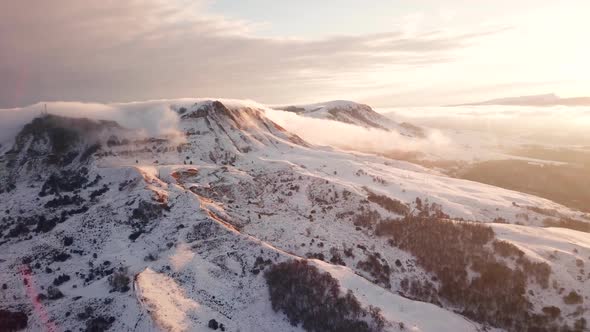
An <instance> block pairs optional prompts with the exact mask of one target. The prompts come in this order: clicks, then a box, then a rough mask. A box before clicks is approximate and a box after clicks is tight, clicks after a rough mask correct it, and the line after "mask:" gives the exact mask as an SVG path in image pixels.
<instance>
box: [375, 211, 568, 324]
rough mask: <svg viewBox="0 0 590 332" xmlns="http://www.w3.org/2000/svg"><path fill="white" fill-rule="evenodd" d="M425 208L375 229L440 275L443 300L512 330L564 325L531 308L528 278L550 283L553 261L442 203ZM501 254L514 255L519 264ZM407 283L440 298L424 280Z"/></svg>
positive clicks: (412, 290) (422, 294)
mask: <svg viewBox="0 0 590 332" xmlns="http://www.w3.org/2000/svg"><path fill="white" fill-rule="evenodd" d="M422 211H430V212H428V213H426V212H424V213H422V214H418V215H407V216H405V217H404V218H401V219H398V220H383V221H381V222H380V223H379V224H378V225H377V227H376V234H377V235H380V236H387V237H389V243H390V244H391V245H392V246H396V247H398V248H400V249H403V250H406V251H408V252H410V253H412V254H413V255H414V256H415V257H416V258H417V261H418V264H419V265H421V266H422V267H423V268H424V269H425V270H426V271H428V272H430V273H432V274H434V275H435V276H436V279H437V280H438V281H439V288H438V296H439V297H440V299H441V300H444V301H446V302H447V303H450V304H451V305H453V306H456V307H460V308H463V314H464V315H465V316H467V317H469V318H471V319H474V320H476V321H478V322H482V323H488V324H490V325H493V326H497V327H502V328H505V329H508V330H511V331H526V330H530V329H533V330H535V331H549V330H552V329H558V328H559V326H558V325H557V322H555V318H554V317H553V315H554V314H555V313H554V312H551V313H550V314H547V313H545V314H535V313H531V312H530V311H529V309H530V308H531V303H530V302H529V300H528V298H527V293H526V290H527V285H528V282H529V281H531V282H536V283H538V284H539V285H541V286H542V287H544V288H546V287H548V285H549V277H550V274H551V268H550V266H549V265H547V264H545V263H534V262H531V261H530V260H528V259H527V258H526V257H525V256H524V253H523V252H522V251H521V250H519V249H518V248H517V247H515V246H513V245H511V244H510V243H507V242H502V241H498V240H495V235H494V232H493V230H492V229H491V228H490V227H488V226H484V225H482V224H480V223H467V222H458V221H450V220H448V219H447V218H444V213H442V211H440V210H439V209H438V208H436V207H435V209H434V212H433V210H432V205H430V206H429V207H428V209H427V208H426V207H425V205H424V204H422ZM441 216H443V218H441ZM490 243H491V244H492V246H491V248H492V249H489V248H490V246H488V244H490ZM496 255H499V256H502V257H504V258H507V259H509V260H511V261H512V262H513V266H514V268H511V267H509V266H508V265H507V264H506V263H505V260H500V259H497V258H496ZM469 271H473V272H475V275H476V276H475V277H473V275H470V274H469ZM403 286H404V285H402V288H405V289H404V291H407V292H408V293H409V295H410V296H412V297H414V298H419V299H422V300H425V301H431V302H437V301H438V300H437V298H436V296H433V295H432V289H422V288H423V287H421V284H420V283H411V284H410V283H409V282H407V283H406V285H405V287H403ZM422 286H424V287H426V286H428V285H422ZM426 288H432V287H426Z"/></svg>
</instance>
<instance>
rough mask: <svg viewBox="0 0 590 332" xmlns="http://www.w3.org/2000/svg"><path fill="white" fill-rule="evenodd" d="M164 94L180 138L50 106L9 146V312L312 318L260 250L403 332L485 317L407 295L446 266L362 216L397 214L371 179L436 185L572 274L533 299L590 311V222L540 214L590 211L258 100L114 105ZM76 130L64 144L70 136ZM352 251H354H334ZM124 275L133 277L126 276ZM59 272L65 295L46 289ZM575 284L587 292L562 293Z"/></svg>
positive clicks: (5, 193)
mask: <svg viewBox="0 0 590 332" xmlns="http://www.w3.org/2000/svg"><path fill="white" fill-rule="evenodd" d="M154 104H156V105H158V107H164V108H168V109H170V110H172V111H173V112H174V113H175V114H176V115H177V117H178V123H177V126H176V129H177V130H178V131H179V132H180V133H181V135H180V136H178V133H174V134H169V135H159V136H158V137H152V136H150V135H147V136H145V133H140V134H138V133H137V131H136V130H126V129H124V128H122V127H120V126H118V125H116V124H114V123H103V122H100V123H99V122H95V121H90V120H76V121H73V120H68V119H64V118H55V117H49V118H46V120H45V122H44V121H43V120H41V121H40V122H39V123H37V125H38V126H37V127H35V128H31V127H28V128H29V130H24V131H23V132H21V134H20V135H19V136H18V137H17V139H16V140H15V141H16V142H17V143H16V145H15V147H14V148H13V149H12V150H11V151H8V152H7V153H4V154H3V155H2V157H1V158H0V176H1V178H2V186H1V188H0V189H1V190H0V211H1V212H0V213H2V214H1V222H2V230H3V231H2V234H1V238H0V250H1V252H2V253H3V254H2V257H1V260H0V274H1V275H2V280H3V281H2V282H3V283H6V289H3V290H0V296H1V298H2V299H3V301H2V302H3V304H2V306H1V308H0V309H9V310H11V311H14V312H16V311H20V312H23V313H25V314H26V315H27V317H28V320H29V324H28V327H27V330H29V331H38V330H43V329H46V328H48V327H49V328H53V330H68V329H70V330H78V329H82V330H84V329H88V330H92V328H97V327H102V328H109V329H110V330H113V331H156V330H165V331H209V330H211V329H209V327H208V322H209V321H210V320H211V319H215V320H216V321H217V322H219V323H222V324H224V329H225V330H226V331H303V329H302V327H300V326H299V327H294V326H291V324H290V323H289V321H288V320H287V319H286V317H285V316H284V315H283V314H282V313H281V312H275V311H273V310H272V307H271V302H270V300H269V298H268V289H267V285H266V282H265V279H264V276H263V273H259V271H258V270H259V269H260V267H259V266H258V265H257V264H258V263H257V259H258V258H259V257H260V258H261V259H263V260H267V259H268V260H271V261H272V262H273V263H276V262H281V261H287V260H290V259H294V258H303V257H307V256H309V257H312V258H314V260H313V262H314V266H317V267H318V268H319V269H321V270H322V271H326V272H329V273H330V274H331V275H332V276H333V277H334V278H336V279H338V280H339V282H340V285H341V287H342V290H343V291H344V290H347V289H350V290H352V291H353V293H354V294H355V296H356V297H357V298H358V300H359V301H360V303H361V304H362V305H363V306H365V307H368V306H369V305H372V306H376V307H379V308H380V309H381V310H382V313H383V316H384V317H385V318H386V319H387V321H388V325H387V326H386V330H388V331H399V330H402V329H404V330H411V331H480V330H482V328H483V326H484V324H480V323H478V322H474V321H471V320H469V319H467V318H465V317H464V316H462V315H460V314H458V313H456V312H460V308H456V307H453V306H450V305H448V304H447V303H440V306H437V305H434V304H429V303H425V302H420V301H416V300H412V299H409V298H407V297H404V296H402V293H403V292H402V287H401V285H400V284H401V283H402V280H403V279H404V278H411V279H412V280H424V281H426V280H432V278H433V275H432V273H431V272H429V271H426V270H425V269H424V268H422V267H421V266H420V265H419V264H418V262H417V261H416V259H415V257H413V255H412V254H411V253H409V252H406V251H403V250H400V249H398V248H396V247H393V246H391V245H390V244H389V243H388V241H387V239H386V238H383V237H377V236H376V235H375V232H374V230H373V229H371V228H361V227H359V226H358V225H355V221H354V220H355V217H356V216H358V215H359V213H360V211H361V209H362V210H364V211H369V210H375V211H378V212H379V214H380V215H381V216H382V217H383V218H395V217H399V215H398V214H396V213H394V212H391V211H389V210H387V209H385V208H383V207H382V206H381V205H379V204H376V203H374V202H373V201H369V200H367V196H368V195H369V194H370V193H374V194H377V195H382V196H386V197H389V198H390V199H395V200H399V201H400V202H402V203H405V204H407V205H408V206H410V207H414V205H413V204H414V203H413V202H414V201H415V200H416V198H417V197H419V198H422V199H428V201H429V202H431V203H436V204H439V205H440V206H441V207H442V209H443V211H444V212H445V213H446V214H448V215H449V216H450V218H454V219H458V218H462V219H464V220H472V221H477V222H484V223H489V224H490V225H492V227H493V229H494V231H495V233H496V234H497V237H498V238H499V239H502V240H506V241H509V242H511V243H514V244H515V245H516V246H517V247H518V248H520V249H521V250H523V251H524V252H525V254H526V256H527V257H529V258H530V259H532V260H540V261H545V262H549V263H550V265H551V268H552V280H555V281H556V282H557V283H558V285H559V287H558V289H557V290H556V289H554V288H553V287H550V288H548V289H541V288H540V287H537V286H536V285H531V286H530V290H531V291H533V292H534V294H535V295H534V296H533V295H531V296H529V300H530V301H531V303H532V305H533V308H532V309H531V310H532V312H535V313H539V312H541V310H542V308H543V307H545V306H547V305H555V306H557V307H560V308H562V309H561V311H562V318H560V319H562V322H563V323H567V324H569V325H570V326H573V324H574V322H575V321H576V320H578V319H579V318H580V317H581V316H580V315H582V317H583V316H584V315H587V310H588V301H589V299H587V297H588V294H589V289H588V286H587V285H588V282H587V277H586V275H585V274H581V273H580V271H579V269H580V267H579V266H577V265H576V264H579V263H577V261H576V259H581V260H584V259H585V257H590V252H589V250H590V244H589V243H588V233H582V232H578V231H573V230H565V229H561V228H540V227H539V226H542V224H543V219H545V218H548V217H549V216H548V215H547V214H548V213H549V212H547V211H550V214H551V215H552V216H563V217H564V218H565V217H568V218H576V219H579V220H582V222H584V220H585V222H590V221H588V220H586V219H583V217H581V216H580V214H579V213H577V212H575V211H571V210H569V209H567V208H565V207H563V206H560V205H558V204H556V203H553V202H550V201H548V200H545V199H541V198H538V197H534V196H531V195H525V194H521V193H517V192H512V191H508V190H503V189H500V188H495V187H491V186H487V185H482V184H479V183H474V182H469V181H464V180H459V179H452V178H448V177H445V176H442V175H441V174H439V173H436V172H433V171H432V170H428V169H425V168H423V167H420V166H417V165H414V164H410V163H407V162H401V161H399V162H398V161H391V160H388V159H384V158H380V157H375V156H370V155H363V154H350V153H345V152H341V151H335V150H331V149H328V148H318V147H315V146H313V145H311V144H309V143H307V142H304V141H303V140H301V139H300V138H298V137H297V136H295V135H293V134H291V133H289V132H287V131H285V130H284V129H282V128H280V127H279V126H277V125H275V124H274V123H273V122H272V121H270V120H268V119H267V118H266V117H265V115H264V113H265V109H264V107H262V106H259V105H257V104H255V103H251V102H239V101H225V100H222V101H217V100H203V99H198V100H197V99H195V100H188V99H184V100H174V101H154V102H147V103H144V104H142V103H133V104H117V105H116V107H117V108H119V109H123V110H129V109H133V110H140V109H141V108H142V107H148V105H149V107H153V106H154ZM52 108H53V107H52ZM55 128H58V129H57V130H58V131H57V132H58V135H56V134H55V132H54V131H55V130H56V129H55ZM64 128H65V135H66V137H70V138H71V139H69V140H68V141H67V144H62V142H59V141H58V142H56V141H55V138H56V137H62V136H63V135H64V132H62V131H61V130H63V129H64ZM25 129H26V128H25ZM32 129H35V130H32ZM68 135H70V136H68ZM66 196H67V197H68V199H65V197H66ZM532 208H543V209H544V210H539V209H532ZM41 216H43V217H44V219H43V218H41ZM500 218H501V219H500ZM499 220H502V221H503V222H508V223H509V224H496V223H493V222H494V221H496V222H498V221H499ZM516 223H519V224H521V226H518V225H514V224H516ZM348 250H350V252H351V253H352V254H351V255H350V256H348V255H343V257H342V263H344V264H346V266H341V265H338V264H335V263H331V262H330V256H333V253H335V252H337V253H344V252H346V251H348ZM555 252H557V254H556V253H555ZM377 253H378V254H379V257H381V259H382V261H383V262H387V264H388V266H390V267H391V270H392V273H391V274H390V275H388V276H387V282H386V283H384V282H383V281H381V282H377V281H376V280H375V279H374V278H373V276H371V274H370V273H368V272H367V271H365V270H364V269H363V268H361V265H359V262H361V261H364V260H366V259H368V258H370V257H372V256H374V255H375V254H377ZM552 255H553V256H552ZM554 256H555V257H556V258H552V257H554ZM322 257H323V260H324V261H322ZM398 262H399V264H398ZM267 268H268V267H267ZM262 269H264V267H262ZM62 275H67V276H69V280H65V281H60V280H59V278H58V277H59V276H62ZM114 276H127V277H128V278H129V281H128V287H129V289H128V290H127V289H125V288H124V287H123V288H121V287H118V286H117V285H119V284H118V283H117V282H116V280H115V279H116V278H114ZM62 279H63V278H62ZM120 279H123V281H125V280H124V277H121V278H120ZM24 280H26V284H25V281H24ZM56 280H57V281H56ZM117 280H118V279H117ZM56 284H57V285H56ZM122 284H125V282H122ZM386 284H389V287H387V285H386ZM51 285H56V286H55V287H57V288H59V291H60V292H61V293H62V295H63V296H62V297H59V298H55V299H49V298H40V299H39V300H38V299H37V297H38V294H47V293H48V289H49V286H51ZM561 288H563V289H564V291H563V292H569V291H570V290H576V291H577V292H578V293H579V294H582V296H583V297H585V298H586V299H585V301H584V302H583V303H582V304H581V305H575V306H568V305H564V304H563V301H562V297H563V295H564V294H561V293H559V289H561ZM580 310H581V312H582V313H580ZM111 317H112V318H111ZM99 330H100V329H99Z"/></svg>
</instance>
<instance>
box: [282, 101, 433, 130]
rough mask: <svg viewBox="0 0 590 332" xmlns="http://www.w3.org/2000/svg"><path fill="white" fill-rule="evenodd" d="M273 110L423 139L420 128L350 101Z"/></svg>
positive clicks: (284, 107) (283, 107)
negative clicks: (399, 121)
mask: <svg viewBox="0 0 590 332" xmlns="http://www.w3.org/2000/svg"><path fill="white" fill-rule="evenodd" d="M275 109H279V110H283V111H288V112H293V113H297V114H299V115H302V116H307V117H311V118H317V119H328V120H334V121H339V122H344V123H349V124H354V125H357V126H361V127H365V128H373V129H381V130H385V131H396V132H398V133H400V134H402V135H405V136H409V137H423V136H424V131H423V129H422V128H420V127H417V126H414V125H412V124H410V123H407V122H404V123H397V122H395V121H393V120H392V119H390V118H388V117H386V116H383V115H381V114H379V113H377V112H375V111H374V110H373V109H372V108H371V107H370V106H368V105H364V104H359V103H355V102H352V101H345V100H335V101H329V102H325V103H317V104H309V105H296V106H277V107H275Z"/></svg>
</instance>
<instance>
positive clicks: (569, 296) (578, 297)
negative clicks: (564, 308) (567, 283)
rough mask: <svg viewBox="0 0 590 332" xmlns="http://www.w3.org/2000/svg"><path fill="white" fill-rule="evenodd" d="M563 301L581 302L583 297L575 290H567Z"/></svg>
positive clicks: (569, 302) (568, 302) (567, 302)
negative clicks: (567, 292)
mask: <svg viewBox="0 0 590 332" xmlns="http://www.w3.org/2000/svg"><path fill="white" fill-rule="evenodd" d="M563 302H565V304H570V305H572V304H581V303H584V298H583V297H582V296H581V295H580V294H578V293H576V292H575V291H571V292H569V294H567V295H566V296H564V297H563Z"/></svg>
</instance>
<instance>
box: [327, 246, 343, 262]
mask: <svg viewBox="0 0 590 332" xmlns="http://www.w3.org/2000/svg"><path fill="white" fill-rule="evenodd" d="M330 255H332V257H331V258H330V263H332V264H336V265H342V266H346V263H345V262H344V260H343V259H342V255H341V254H340V252H339V251H338V249H336V248H334V247H332V248H330Z"/></svg>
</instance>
